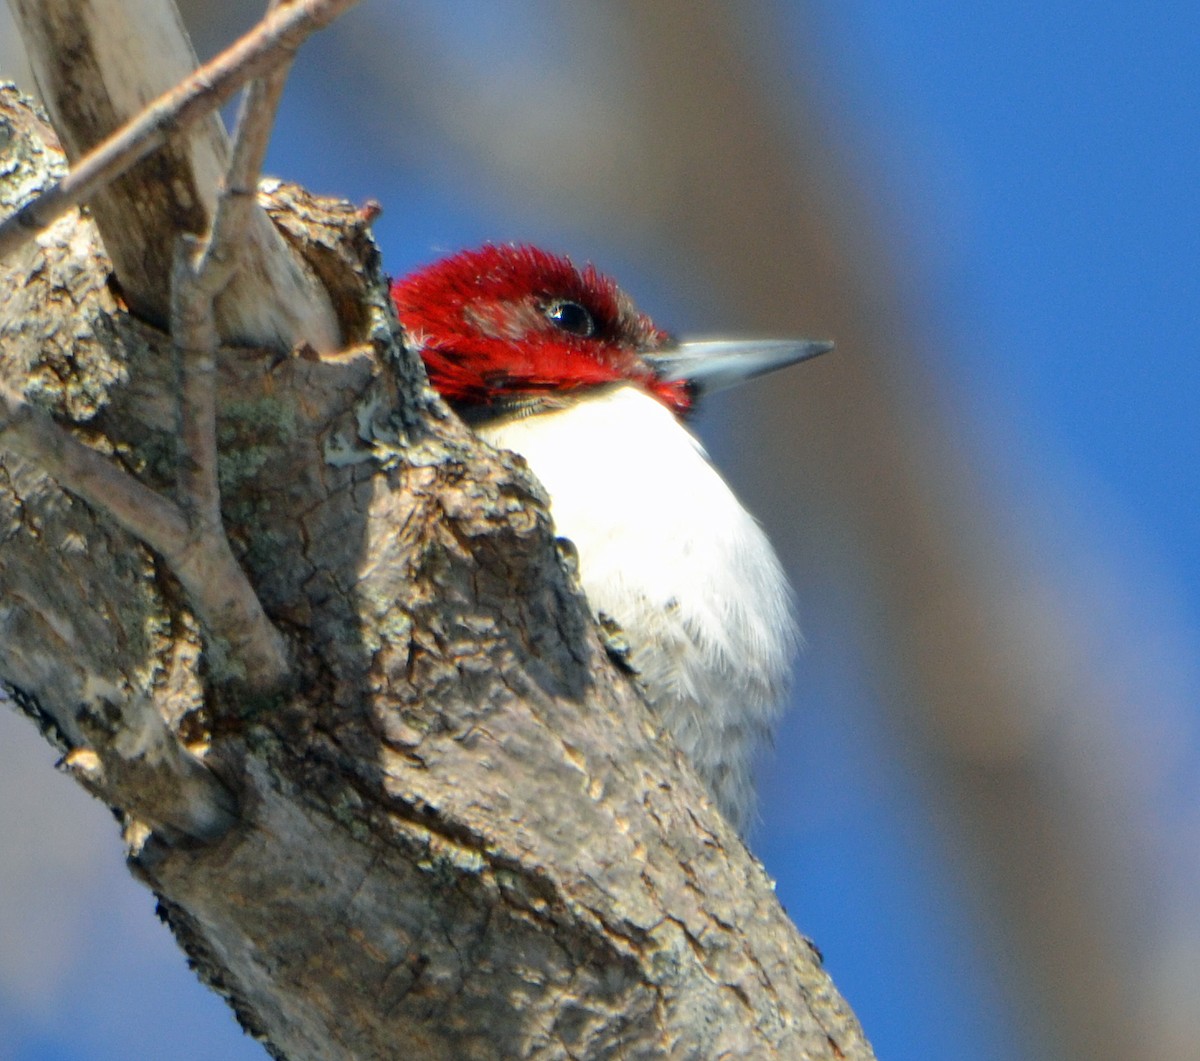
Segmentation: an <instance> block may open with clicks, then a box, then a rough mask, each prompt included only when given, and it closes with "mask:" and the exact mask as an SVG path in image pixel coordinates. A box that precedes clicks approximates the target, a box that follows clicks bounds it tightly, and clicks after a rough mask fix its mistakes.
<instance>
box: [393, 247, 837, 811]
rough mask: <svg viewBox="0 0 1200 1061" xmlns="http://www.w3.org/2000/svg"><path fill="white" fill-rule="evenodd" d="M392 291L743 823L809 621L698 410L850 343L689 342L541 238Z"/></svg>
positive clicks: (429, 363)
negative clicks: (697, 432)
mask: <svg viewBox="0 0 1200 1061" xmlns="http://www.w3.org/2000/svg"><path fill="white" fill-rule="evenodd" d="M392 298H393V301H394V302H395V305H396V310H397V313H398V315H399V318H400V322H401V324H402V325H403V327H404V330H405V334H406V336H407V339H408V341H409V343H410V344H411V345H412V346H413V347H415V348H416V349H417V350H418V351H419V352H420V355H421V357H422V358H423V359H424V362H425V366H426V369H427V371H428V374H429V379H430V382H431V383H432V385H433V386H434V388H435V389H437V391H438V392H439V393H440V394H441V395H442V397H443V398H444V399H445V400H446V401H447V402H448V403H449V404H450V405H451V407H452V408H454V409H455V410H456V411H457V412H458V413H459V414H460V415H461V416H462V417H463V418H464V419H465V420H466V421H467V422H468V423H469V424H470V425H471V426H472V427H473V428H474V430H475V431H476V432H477V433H478V434H479V435H480V436H482V437H483V438H484V439H485V440H486V441H487V442H489V443H491V444H492V445H493V446H496V447H498V448H501V449H506V450H512V451H514V452H516V453H517V454H519V455H520V456H522V457H523V458H524V459H525V461H526V463H527V464H528V466H529V468H530V470H531V471H532V472H533V474H534V475H535V476H536V477H537V478H538V480H539V481H540V482H541V483H542V485H543V486H544V487H545V489H546V491H547V493H548V495H549V498H550V513H551V517H552V518H553V520H554V524H555V528H556V532H557V533H558V534H559V535H560V536H561V537H565V538H567V539H569V540H570V541H571V542H572V543H573V545H574V547H575V550H576V555H577V557H578V572H579V578H580V582H581V584H582V587H583V590H584V593H585V594H586V596H587V600H588V604H589V605H590V607H591V609H592V611H593V612H594V614H595V616H596V618H597V620H598V621H599V622H600V623H601V625H602V627H605V628H608V629H611V628H612V626H613V625H614V624H615V626H616V627H618V628H619V629H620V631H621V633H622V634H623V635H624V643H625V645H626V646H627V650H626V651H625V653H624V658H625V661H626V663H627V664H628V666H629V668H630V669H631V670H632V671H633V672H634V674H635V675H636V678H637V681H638V683H639V684H640V687H641V690H642V694H643V696H644V698H645V700H646V702H647V703H648V704H649V706H650V708H651V709H652V710H653V711H654V712H655V713H656V714H657V716H658V718H659V719H660V720H661V723H662V725H663V726H664V727H665V728H666V730H667V731H668V732H669V733H670V734H671V735H672V737H673V738H674V740H675V741H676V743H677V745H678V746H679V748H680V750H681V751H682V752H683V753H684V755H685V756H687V758H688V759H690V760H691V763H692V765H693V766H694V768H695V770H696V772H697V773H698V775H699V776H700V778H701V780H702V781H703V782H704V783H705V785H706V786H707V788H708V790H709V792H710V793H711V795H712V797H713V799H714V801H715V802H716V804H717V806H718V807H719V808H720V809H721V811H722V812H723V813H724V814H725V816H726V817H727V818H728V819H729V820H730V821H731V822H732V823H733V824H734V825H735V826H736V827H737V828H738V829H740V830H744V829H745V827H746V824H747V822H748V820H749V818H750V815H751V812H752V810H753V806H754V790H753V782H752V777H751V770H752V765H753V759H754V755H755V752H756V750H757V749H758V747H759V746H760V745H761V744H762V743H763V742H764V741H765V740H767V739H768V738H769V736H770V733H771V730H772V727H773V725H774V723H775V720H776V718H777V717H778V714H779V711H780V705H781V701H782V699H783V696H784V693H785V691H786V686H787V679H788V676H789V672H790V669H791V661H792V657H793V655H794V654H795V651H796V648H797V645H798V633H797V628H796V624H795V620H794V618H793V614H792V603H791V593H790V590H789V588H788V585H787V582H786V579H785V577H784V574H783V570H782V568H781V567H780V563H779V560H778V558H777V557H776V555H775V551H774V550H773V549H772V548H771V544H770V542H769V541H768V540H767V537H766V535H765V534H764V533H763V531H762V529H761V528H760V527H759V525H758V524H757V523H756V522H755V520H754V518H753V517H752V516H751V515H750V514H749V513H748V512H747V511H746V510H745V509H744V508H743V507H742V505H741V504H740V503H739V502H738V500H737V498H736V497H735V496H734V494H733V492H732V491H731V490H730V488H729V487H728V485H726V483H725V480H724V479H722V478H721V476H720V474H719V473H718V472H717V470H716V469H715V468H714V467H713V465H712V464H711V463H710V461H709V459H708V456H707V454H706V453H705V451H704V449H703V447H702V446H701V445H700V443H699V441H697V439H696V437H695V436H694V435H693V434H692V433H691V432H690V431H689V430H688V428H687V427H686V426H685V422H686V419H687V417H688V416H689V414H691V413H692V412H693V411H694V409H695V406H696V402H697V401H698V400H699V399H700V398H702V397H703V396H704V395H705V394H707V393H709V392H711V391H714V390H717V389H720V388H722V387H726V386H729V385H731V384H734V383H737V382H739V381H741V380H745V379H749V378H751V377H753V376H757V375H760V374H762V373H764V372H769V371H771V370H773V369H776V368H781V367H783V366H785V365H790V364H794V363H795V362H797V361H801V360H803V359H805V358H807V357H811V356H813V355H815V354H819V353H823V352H824V351H826V350H829V349H830V348H831V347H832V343H827V342H806V341H802V342H780V341H757V342H740V341H710V342H687V343H680V342H676V341H675V340H674V339H672V337H671V336H670V335H668V334H667V333H666V332H664V331H662V330H661V329H659V328H658V327H656V326H655V325H654V324H653V322H652V321H651V320H650V319H649V318H648V317H647V316H645V315H644V314H642V313H639V312H638V310H637V309H636V308H635V307H634V304H633V302H632V301H631V300H630V299H629V298H628V296H626V295H625V293H624V292H623V291H621V289H620V288H618V287H617V285H616V284H615V283H614V282H613V281H612V280H611V279H609V278H608V277H607V276H604V275H603V274H601V273H599V272H597V271H596V270H595V269H594V268H593V267H592V266H590V265H589V266H587V267H586V268H583V269H579V268H577V267H576V266H575V265H574V264H573V263H572V262H571V261H570V260H569V259H567V258H564V257H560V256H557V255H554V254H549V253H547V252H545V251H543V250H541V249H539V248H537V247H532V246H520V245H494V244H488V245H485V246H483V247H481V248H479V249H478V250H472V251H465V252H462V253H460V254H456V255H454V256H452V257H449V258H445V259H443V260H441V261H438V262H435V263H434V264H432V265H430V266H427V267H426V268H424V269H421V270H419V271H417V272H415V273H413V274H412V275H410V276H408V277H405V278H404V279H402V280H398V281H396V282H394V283H393V285H392Z"/></svg>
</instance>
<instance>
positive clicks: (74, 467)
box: [0, 386, 288, 690]
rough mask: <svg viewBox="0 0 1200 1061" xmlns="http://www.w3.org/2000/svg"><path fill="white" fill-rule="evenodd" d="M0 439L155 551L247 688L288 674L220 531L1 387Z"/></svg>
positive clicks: (277, 641) (270, 684)
mask: <svg viewBox="0 0 1200 1061" xmlns="http://www.w3.org/2000/svg"><path fill="white" fill-rule="evenodd" d="M0 445H2V446H3V447H4V448H5V449H8V450H10V451H11V452H13V453H16V454H18V455H20V456H22V457H24V458H25V459H26V460H30V461H32V462H34V463H35V464H37V466H38V467H39V468H41V469H42V470H43V471H45V472H46V473H47V474H48V475H50V476H51V477H52V478H53V479H54V480H55V481H56V482H57V483H58V484H59V485H60V486H61V487H63V489H65V490H69V491H70V492H71V493H73V494H75V495H76V496H78V497H81V498H83V500H84V501H86V502H87V503H88V504H89V505H91V506H92V507H93V508H95V509H97V510H98V511H100V512H103V513H105V514H106V515H107V516H108V517H109V518H111V519H112V520H114V521H115V522H117V523H118V524H120V525H121V526H122V527H124V528H125V529H126V530H127V531H129V533H130V534H133V535H135V536H136V537H138V538H140V539H141V540H142V541H144V542H145V543H146V544H147V545H149V546H150V548H152V549H153V550H154V551H155V552H157V553H158V554H159V555H160V556H162V558H163V559H164V560H165V561H166V562H167V564H168V565H169V566H170V568H171V571H172V572H173V573H174V574H175V576H176V577H177V578H178V579H179V581H180V582H181V583H182V584H183V587H184V589H185V590H186V591H187V594H188V598H189V600H190V601H191V602H192V606H193V607H194V608H195V609H196V614H197V615H198V616H199V618H200V620H201V621H202V622H203V623H204V625H205V626H206V627H207V628H208V630H209V632H210V634H211V635H213V636H215V637H217V638H219V639H221V640H223V641H224V642H225V643H226V644H227V646H228V649H229V652H230V654H231V656H232V658H233V659H234V660H235V661H236V662H237V663H238V664H239V666H240V667H242V668H244V671H245V673H244V678H245V679H246V680H247V682H249V683H250V684H251V685H252V686H253V687H254V688H257V689H262V690H267V689H274V688H277V687H278V686H279V685H280V684H282V682H283V681H284V679H285V678H286V676H287V673H288V665H287V652H286V649H285V647H284V644H283V639H282V638H281V637H280V636H279V633H278V631H276V630H275V628H274V627H273V626H272V625H271V623H270V620H269V619H268V618H267V617H266V614H265V613H264V612H263V610H262V605H261V604H260V603H259V600H258V598H257V597H256V596H255V595H254V590H253V589H252V588H251V586H250V583H249V582H248V581H247V580H246V576H245V574H244V573H243V572H242V569H241V568H240V567H239V566H238V563H237V560H236V558H235V557H234V555H233V552H232V550H231V549H230V548H229V543H228V541H227V540H226V538H225V535H224V534H221V535H219V536H218V537H217V538H216V540H214V539H213V536H211V535H209V536H200V537H198V536H197V535H196V534H195V533H194V532H193V529H192V527H191V526H190V525H189V523H188V520H187V519H186V518H185V516H184V514H183V512H182V511H181V510H180V509H179V508H178V507H177V506H176V505H174V504H172V503H171V502H170V501H167V500H166V499H165V498H162V497H160V496H159V495H158V494H156V493H155V492H154V491H153V490H151V489H150V488H149V487H148V486H145V485H144V484H142V483H140V482H138V480H136V479H135V478H133V476H131V475H128V474H126V473H125V472H123V471H122V470H121V469H120V468H118V467H117V466H116V465H114V464H113V463H112V462H110V461H109V460H108V459H106V458H105V457H104V456H103V455H102V454H100V453H97V452H96V451H95V450H93V449H89V448H88V447H87V446H85V445H84V444H83V443H82V442H80V441H79V440H78V439H77V438H75V437H74V436H73V435H72V434H70V433H69V432H68V431H67V430H66V429H65V428H63V427H62V426H61V425H59V424H58V423H56V422H55V421H54V420H53V419H52V418H51V417H50V416H49V415H48V414H47V413H44V412H42V411H41V410H40V409H37V408H35V407H34V406H32V405H30V404H29V402H27V401H25V400H24V399H23V398H21V397H20V396H18V395H15V394H13V393H12V392H11V391H10V390H8V389H7V388H5V387H2V386H0Z"/></svg>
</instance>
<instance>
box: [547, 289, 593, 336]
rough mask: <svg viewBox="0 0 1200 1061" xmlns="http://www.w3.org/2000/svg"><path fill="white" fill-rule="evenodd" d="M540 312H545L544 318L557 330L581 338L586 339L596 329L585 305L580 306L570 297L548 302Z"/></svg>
mask: <svg viewBox="0 0 1200 1061" xmlns="http://www.w3.org/2000/svg"><path fill="white" fill-rule="evenodd" d="M542 312H543V313H545V314H546V320H548V321H549V322H550V323H551V324H553V325H554V327H556V328H557V329H558V330H559V331H563V332H569V333H570V334H571V335H578V336H579V337H580V338H582V339H586V338H587V337H588V336H589V335H591V334H592V333H593V332H595V330H596V322H595V321H594V320H592V315H591V314H590V313H589V312H588V311H587V307H586V306H581V305H580V304H579V303H578V302H572V301H571V300H570V299H566V298H560V299H556V300H555V301H553V302H551V303H549V304H548V305H547V306H546V308H545V309H544V310H542Z"/></svg>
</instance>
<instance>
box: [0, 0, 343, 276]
mask: <svg viewBox="0 0 1200 1061" xmlns="http://www.w3.org/2000/svg"><path fill="white" fill-rule="evenodd" d="M355 3H357V0H294V2H292V3H288V4H285V5H282V6H281V7H280V8H279V10H271V11H269V12H268V14H267V16H266V17H265V18H264V19H263V20H262V22H260V23H259V24H258V26H257V27H256V28H255V29H253V30H252V31H250V32H249V33H248V34H246V36H244V37H243V38H242V39H241V40H239V41H238V42H237V43H235V44H233V45H231V46H230V47H229V48H227V49H226V50H225V51H223V52H222V53H221V54H220V55H218V56H217V57H216V58H215V59H213V60H211V61H210V62H208V63H206V64H205V65H204V66H202V67H200V69H198V70H196V71H195V72H194V73H193V74H192V75H191V76H190V77H188V78H187V79H186V80H184V81H182V82H181V83H180V84H179V85H178V86H176V87H175V88H173V89H172V90H171V91H170V92H166V93H164V94H163V95H161V96H159V97H158V99H156V100H155V101H154V102H153V103H151V104H149V106H147V107H146V109H145V110H144V111H143V112H142V113H141V114H140V115H138V116H137V117H136V118H134V119H133V120H132V121H129V122H127V123H126V124H125V125H123V126H122V127H121V128H120V129H119V130H117V131H116V132H115V133H113V134H112V136H110V137H108V139H106V140H104V141H103V142H102V143H101V144H99V145H97V147H95V148H94V149H93V150H92V151H90V152H88V154H87V155H86V156H85V157H84V158H82V159H81V160H80V162H79V164H78V165H77V166H76V167H75V168H74V169H73V170H72V171H71V173H69V174H68V175H67V176H66V177H64V178H63V179H62V180H61V181H59V182H58V183H57V184H55V185H53V186H52V187H50V188H48V189H47V190H46V191H45V192H43V193H42V195H40V196H38V198H36V199H34V200H32V201H31V202H29V203H27V204H26V205H25V206H24V207H22V208H21V209H20V210H18V211H17V212H16V213H15V214H13V215H12V216H11V217H8V218H6V219H5V220H4V221H3V222H2V223H0V257H4V256H6V255H8V254H9V253H10V252H12V251H13V250H15V249H16V248H18V247H20V246H21V245H22V244H24V243H25V242H27V241H28V240H30V239H32V238H33V237H34V236H35V235H36V234H37V233H38V232H41V231H43V230H44V229H45V228H47V227H48V226H49V225H50V224H51V223H52V222H53V221H54V220H55V219H56V218H58V217H61V216H62V215H63V214H65V213H66V212H67V211H68V210H70V209H71V208H72V207H74V206H78V205H79V204H80V203H81V202H84V201H85V200H87V199H88V198H90V197H91V196H92V195H94V194H95V193H96V192H97V191H98V190H99V189H101V188H103V187H105V186H106V185H108V184H109V183H111V182H112V181H113V180H114V179H116V178H117V177H119V176H120V175H121V174H122V173H124V172H125V171H126V170H128V169H129V168H130V167H131V166H133V165H134V164H135V163H137V162H138V161H140V160H141V159H143V158H145V157H146V156H147V155H148V154H150V153H151V152H152V151H154V150H155V149H156V148H158V147H160V146H161V145H162V144H164V143H165V142H166V141H167V139H168V138H169V137H171V136H174V135H177V134H178V133H180V132H181V131H182V130H184V129H186V128H187V127H188V126H190V125H191V124H192V123H194V122H195V121H196V120H197V119H199V118H202V117H203V116H204V115H206V114H208V113H209V112H211V111H213V110H215V109H216V108H217V107H219V106H221V104H223V103H224V102H225V101H226V100H228V99H229V97H230V96H232V95H233V93H234V92H235V91H237V89H238V88H240V87H241V86H242V85H244V84H245V83H246V82H247V81H249V80H250V79H251V78H254V77H257V76H258V75H260V74H261V73H262V72H263V71H264V70H268V69H270V68H271V67H273V66H276V65H278V64H279V63H281V62H285V61H287V60H288V59H289V57H290V56H291V54H292V53H293V52H294V51H295V49H296V48H297V47H299V45H300V44H301V43H303V41H304V40H305V39H306V38H307V37H308V36H310V35H311V34H312V33H314V32H316V31H317V30H319V29H322V28H323V27H325V26H327V25H328V24H329V23H330V22H332V21H333V20H334V19H336V18H337V17H338V16H339V15H341V14H342V13H343V12H344V11H345V10H347V9H348V8H350V7H352V6H353V5H354V4H355Z"/></svg>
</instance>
